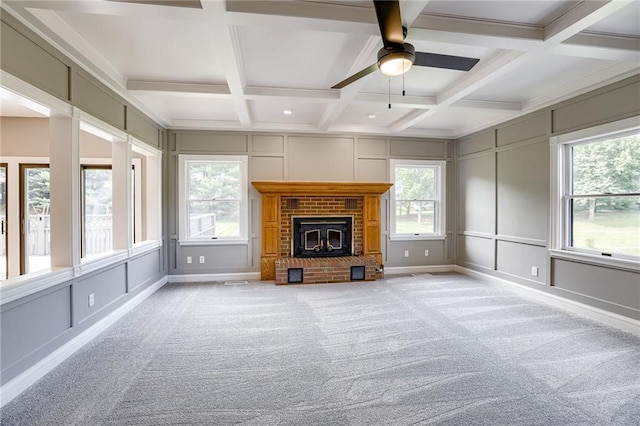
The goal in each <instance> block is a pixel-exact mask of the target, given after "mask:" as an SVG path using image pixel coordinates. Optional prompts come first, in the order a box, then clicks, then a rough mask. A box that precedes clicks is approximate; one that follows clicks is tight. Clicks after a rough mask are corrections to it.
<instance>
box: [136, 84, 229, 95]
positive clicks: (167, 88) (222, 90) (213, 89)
mask: <svg viewBox="0 0 640 426" xmlns="http://www.w3.org/2000/svg"><path fill="white" fill-rule="evenodd" d="M127 90H130V91H132V92H154V93H176V94H181V95H186V94H192V95H198V96H207V97H212V98H222V99H225V98H229V97H230V96H231V91H230V90H229V86H227V85H226V84H203V83H177V82H169V81H146V80H128V81H127Z"/></svg>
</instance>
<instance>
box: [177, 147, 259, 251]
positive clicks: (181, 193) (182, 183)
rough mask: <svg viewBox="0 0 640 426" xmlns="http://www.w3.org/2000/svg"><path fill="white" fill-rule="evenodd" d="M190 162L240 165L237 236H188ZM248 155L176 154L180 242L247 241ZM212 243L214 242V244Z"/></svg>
mask: <svg viewBox="0 0 640 426" xmlns="http://www.w3.org/2000/svg"><path fill="white" fill-rule="evenodd" d="M191 162H211V163H216V162H220V163H222V162H226V163H237V164H239V165H240V212H239V214H240V223H239V225H240V229H239V233H240V235H239V236H238V237H219V238H215V239H212V238H188V232H187V230H188V227H189V218H188V216H187V201H188V198H187V197H188V194H189V188H188V184H189V179H188V176H187V173H188V172H189V167H188V164H189V163H191ZM248 180H249V156H248V155H246V154H243V155H224V154H206V155H192V154H180V155H178V206H179V208H178V209H179V211H178V218H179V226H178V235H179V236H180V238H179V240H180V244H181V245H186V243H187V242H194V243H214V242H215V243H218V244H220V243H231V244H233V243H239V244H242V243H246V242H247V241H248V229H249V189H248V188H249V183H248ZM215 243H214V244H215Z"/></svg>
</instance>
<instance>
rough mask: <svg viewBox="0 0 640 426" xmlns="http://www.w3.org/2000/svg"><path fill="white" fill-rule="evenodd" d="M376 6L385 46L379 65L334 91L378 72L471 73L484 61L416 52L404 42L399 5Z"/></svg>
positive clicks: (376, 2)
mask: <svg viewBox="0 0 640 426" xmlns="http://www.w3.org/2000/svg"><path fill="white" fill-rule="evenodd" d="M373 6H374V7H375V10H376V17H377V19H378V25H379V26H380V34H381V35H382V44H383V47H382V49H380V50H379V51H378V62H376V63H375V64H372V65H370V66H368V67H367V68H365V69H363V70H362V71H359V72H357V73H355V74H353V75H352V76H350V77H347V78H346V79H344V80H342V81H341V82H340V83H337V84H336V85H334V86H332V87H331V88H332V89H342V88H343V87H345V86H347V85H349V84H351V83H353V82H354V81H356V80H359V79H361V78H362V77H364V76H367V75H369V74H371V73H372V72H374V71H376V70H378V69H379V70H380V71H381V72H382V73H383V74H385V75H389V76H393V75H400V74H404V73H405V72H407V71H409V68H411V66H412V65H418V66H421V67H433V68H445V69H450V70H459V71H469V70H470V69H471V68H473V67H474V65H475V64H477V63H478V61H479V60H480V59H476V58H467V57H464V56H451V55H440V54H437V53H425V52H416V50H415V48H414V47H413V45H412V44H410V43H405V42H404V39H405V37H406V36H407V28H406V27H404V26H403V25H402V18H401V17H400V3H399V1H398V0H391V1H389V0H373Z"/></svg>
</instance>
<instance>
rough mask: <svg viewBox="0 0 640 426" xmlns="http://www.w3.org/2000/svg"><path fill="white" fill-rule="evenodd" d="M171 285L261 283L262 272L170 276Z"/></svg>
mask: <svg viewBox="0 0 640 426" xmlns="http://www.w3.org/2000/svg"><path fill="white" fill-rule="evenodd" d="M168 277H169V278H168V279H169V282H170V283H195V282H201V281H237V280H247V281H260V272H237V273H228V274H185V275H169V276H168Z"/></svg>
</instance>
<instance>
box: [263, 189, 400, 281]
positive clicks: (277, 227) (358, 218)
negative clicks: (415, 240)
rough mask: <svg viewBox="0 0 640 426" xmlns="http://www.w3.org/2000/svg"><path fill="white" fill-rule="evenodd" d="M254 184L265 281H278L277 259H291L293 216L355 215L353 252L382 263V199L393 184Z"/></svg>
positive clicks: (379, 263)
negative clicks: (259, 202)
mask: <svg viewBox="0 0 640 426" xmlns="http://www.w3.org/2000/svg"><path fill="white" fill-rule="evenodd" d="M252 185H253V186H254V187H255V188H256V189H257V190H258V192H260V193H261V194H262V254H261V259H260V277H261V279H262V280H274V279H275V278H276V268H275V261H276V259H278V258H283V257H291V238H292V235H291V234H292V231H291V230H292V222H291V217H292V216H296V215H298V216H300V215H313V216H319V215H352V216H353V217H354V221H353V233H354V252H355V253H357V254H359V255H363V256H370V257H373V258H375V259H376V262H377V263H378V265H381V264H382V251H381V245H380V244H381V241H380V235H381V223H380V196H381V195H382V194H384V193H385V192H386V191H387V190H388V189H389V188H390V187H391V185H392V184H391V183H386V182H281V181H273V182H272V181H254V182H252Z"/></svg>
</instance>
